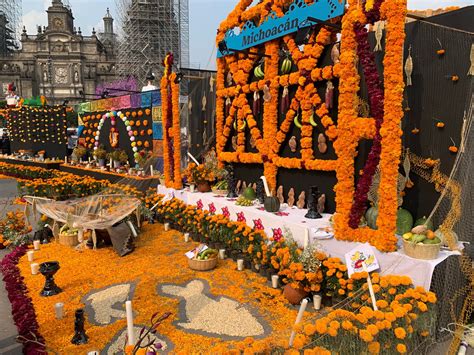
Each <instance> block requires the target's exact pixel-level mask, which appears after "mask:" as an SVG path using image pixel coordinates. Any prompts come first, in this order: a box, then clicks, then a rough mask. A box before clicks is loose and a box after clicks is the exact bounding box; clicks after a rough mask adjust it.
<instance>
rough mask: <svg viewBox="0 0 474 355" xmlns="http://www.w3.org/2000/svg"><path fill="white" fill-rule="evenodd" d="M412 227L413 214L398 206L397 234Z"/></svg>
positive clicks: (405, 231)
mask: <svg viewBox="0 0 474 355" xmlns="http://www.w3.org/2000/svg"><path fill="white" fill-rule="evenodd" d="M412 227H413V216H412V215H411V213H410V212H408V211H407V210H405V209H403V208H400V209H399V210H398V211H397V234H398V235H403V234H405V233H408V232H409V231H410V230H411V228H412Z"/></svg>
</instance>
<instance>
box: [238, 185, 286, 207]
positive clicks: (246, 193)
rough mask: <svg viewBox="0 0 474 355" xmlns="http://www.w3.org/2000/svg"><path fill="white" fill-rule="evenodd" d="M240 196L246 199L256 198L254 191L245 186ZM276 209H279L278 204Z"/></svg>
mask: <svg viewBox="0 0 474 355" xmlns="http://www.w3.org/2000/svg"><path fill="white" fill-rule="evenodd" d="M242 196H244V197H245V198H246V199H247V200H255V199H256V195H255V191H254V189H252V188H251V187H247V188H245V190H244V192H243V193H242ZM278 209H280V206H278Z"/></svg>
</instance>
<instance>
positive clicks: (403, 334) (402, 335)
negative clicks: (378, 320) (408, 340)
mask: <svg viewBox="0 0 474 355" xmlns="http://www.w3.org/2000/svg"><path fill="white" fill-rule="evenodd" d="M393 332H394V333H395V336H396V337H397V338H398V339H405V337H406V336H407V332H406V331H405V329H403V328H402V327H398V328H395V329H394V330H393Z"/></svg>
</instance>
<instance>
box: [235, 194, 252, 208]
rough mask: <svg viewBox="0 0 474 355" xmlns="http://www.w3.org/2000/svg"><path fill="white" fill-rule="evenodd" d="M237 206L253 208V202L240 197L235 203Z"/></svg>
mask: <svg viewBox="0 0 474 355" xmlns="http://www.w3.org/2000/svg"><path fill="white" fill-rule="evenodd" d="M235 204H236V205H237V206H247V207H248V206H253V201H252V200H248V199H246V198H245V197H244V196H242V195H240V196H239V197H238V198H237V201H235Z"/></svg>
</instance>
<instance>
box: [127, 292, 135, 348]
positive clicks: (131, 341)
mask: <svg viewBox="0 0 474 355" xmlns="http://www.w3.org/2000/svg"><path fill="white" fill-rule="evenodd" d="M125 310H126V312H127V336H128V345H135V331H134V329H133V309H132V301H127V302H125Z"/></svg>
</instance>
